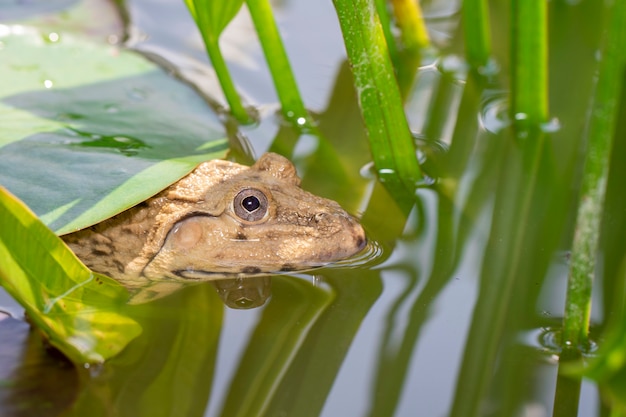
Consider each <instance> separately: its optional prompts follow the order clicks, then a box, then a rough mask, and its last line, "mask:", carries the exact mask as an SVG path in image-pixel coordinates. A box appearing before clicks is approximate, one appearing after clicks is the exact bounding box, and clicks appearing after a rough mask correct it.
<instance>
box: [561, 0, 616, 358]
mask: <svg viewBox="0 0 626 417" xmlns="http://www.w3.org/2000/svg"><path fill="white" fill-rule="evenodd" d="M611 16H612V17H611V22H610V26H609V28H608V30H607V33H606V34H605V35H606V41H605V46H604V51H603V55H602V56H603V59H602V61H601V62H600V69H599V77H598V81H597V84H596V86H595V94H594V99H593V103H592V105H591V108H592V110H591V112H590V115H591V117H590V119H589V123H588V125H587V129H586V141H587V147H588V148H587V152H586V160H585V166H584V170H583V179H582V186H581V196H580V203H579V206H578V214H577V218H576V231H575V234H574V242H573V244H572V260H571V264H570V271H569V280H568V288H567V299H566V304H565V316H564V319H563V343H564V344H565V346H566V347H568V346H569V347H571V348H574V349H578V348H584V347H586V346H587V344H588V330H589V317H590V312H591V287H592V284H593V279H594V274H595V267H596V255H597V253H598V240H599V234H600V222H601V219H602V212H603V208H604V197H605V192H606V182H607V177H608V171H609V160H610V154H611V139H612V138H613V137H614V134H615V125H616V114H617V104H618V103H619V99H620V92H621V91H622V82H623V75H624V63H625V62H626V59H625V58H626V56H625V54H624V49H623V48H624V43H625V42H626V27H624V25H623V22H624V20H625V19H626V3H624V2H616V3H615V4H614V6H613V9H612V13H611Z"/></svg>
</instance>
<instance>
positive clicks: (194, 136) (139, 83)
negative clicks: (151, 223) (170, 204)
mask: <svg viewBox="0 0 626 417" xmlns="http://www.w3.org/2000/svg"><path fill="white" fill-rule="evenodd" d="M0 40H1V42H2V44H3V48H2V49H1V50H0V125H1V126H2V131H1V132H0V184H1V185H2V186H4V187H6V188H8V189H9V190H10V191H11V192H12V193H14V194H15V195H16V196H18V197H19V198H20V199H21V200H22V201H24V202H25V203H26V204H27V205H28V206H29V207H30V208H31V209H32V210H33V211H34V212H35V213H36V214H37V215H39V216H40V217H42V219H43V220H44V221H45V223H46V224H47V225H48V226H49V227H51V228H52V229H53V230H55V231H56V232H57V233H58V234H64V233H69V232H72V231H74V230H78V229H82V228H84V227H87V226H89V225H91V224H94V223H97V222H99V221H101V220H104V219H106V218H108V217H111V216H113V215H115V214H117V213H119V212H121V211H123V210H125V209H127V208H129V207H132V206H134V205H136V204H137V203H139V202H141V201H143V200H145V199H146V198H148V197H150V196H152V195H154V194H156V193H157V192H159V191H161V190H162V189H164V188H165V187H167V186H168V185H169V184H171V183H173V182H175V181H176V180H178V179H179V178H181V177H182V176H184V175H186V174H187V173H188V172H190V171H191V170H192V169H193V168H194V167H195V166H196V165H197V164H198V163H200V162H201V161H204V160H208V159H214V158H219V157H223V156H224V155H225V153H226V150H227V141H226V139H225V136H226V134H225V133H224V131H223V127H222V125H221V123H220V122H219V120H218V118H217V116H216V115H215V114H214V113H213V112H212V111H211V109H210V108H209V107H208V106H207V104H206V103H205V101H204V100H203V99H202V98H201V97H200V96H199V95H198V94H197V93H196V92H195V91H194V90H193V89H192V88H190V87H188V86H187V85H185V84H183V83H181V82H179V81H177V80H175V79H173V78H172V77H171V76H169V75H168V74H167V73H166V72H165V71H163V70H162V69H161V68H159V67H158V66H156V65H155V64H153V63H152V62H150V61H148V60H147V59H145V58H144V57H142V56H141V55H139V54H137V53H134V52H131V51H128V50H124V49H120V48H119V47H116V46H111V45H99V44H93V43H90V42H86V41H83V40H79V39H76V38H73V37H72V36H71V35H68V34H60V37H59V39H58V40H56V41H54V42H52V41H50V39H49V38H48V37H47V36H42V35H41V34H39V33H37V32H36V31H34V30H29V29H28V28H25V27H23V26H15V27H11V26H0Z"/></svg>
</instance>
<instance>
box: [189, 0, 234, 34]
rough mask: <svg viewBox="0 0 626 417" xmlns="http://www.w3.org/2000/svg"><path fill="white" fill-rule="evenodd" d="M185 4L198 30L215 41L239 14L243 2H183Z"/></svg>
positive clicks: (195, 0)
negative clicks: (204, 32)
mask: <svg viewBox="0 0 626 417" xmlns="http://www.w3.org/2000/svg"><path fill="white" fill-rule="evenodd" d="M185 3H186V4H187V7H188V8H189V11H190V12H191V15H192V16H193V18H194V20H195V21H196V23H197V24H198V26H199V27H200V30H201V31H206V32H207V34H209V36H210V37H212V38H213V39H215V40H217V38H219V36H220V34H221V33H222V31H223V30H224V28H226V26H227V25H228V23H230V21H231V20H233V18H234V17H235V15H236V14H237V12H239V9H240V8H241V5H242V4H243V0H185Z"/></svg>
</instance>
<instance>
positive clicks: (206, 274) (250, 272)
mask: <svg viewBox="0 0 626 417" xmlns="http://www.w3.org/2000/svg"><path fill="white" fill-rule="evenodd" d="M247 268H248V269H247V270H246V268H244V269H243V270H241V271H236V272H214V271H203V270H199V269H181V270H177V271H172V272H173V273H174V275H176V276H177V277H180V278H183V279H187V280H195V281H207V280H212V279H219V278H224V279H227V278H238V277H258V276H262V275H272V274H274V273H273V272H262V271H261V270H260V269H259V268H256V267H253V268H250V267H247Z"/></svg>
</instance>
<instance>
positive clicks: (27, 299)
mask: <svg viewBox="0 0 626 417" xmlns="http://www.w3.org/2000/svg"><path fill="white" fill-rule="evenodd" d="M0 230H1V231H2V232H1V233H0V259H2V262H0V283H1V284H2V286H3V287H4V288H5V289H6V291H7V292H8V293H9V294H11V295H12V296H13V297H14V298H15V299H16V300H17V301H18V302H19V303H20V304H21V305H22V307H24V309H25V310H26V312H27V314H28V317H29V319H30V320H31V321H32V322H33V323H34V324H36V325H37V328H39V329H40V330H41V331H42V332H43V333H44V334H45V335H46V337H47V338H48V340H49V341H50V343H51V344H52V345H53V346H55V347H57V348H58V349H59V350H61V351H62V352H63V353H64V354H65V355H66V356H68V357H69V358H70V359H72V360H73V361H74V362H75V363H85V362H88V363H100V362H103V361H104V360H106V359H108V358H110V357H112V356H115V355H116V354H118V353H119V352H120V351H121V350H122V349H124V348H125V347H126V345H127V344H128V343H129V342H130V341H131V340H133V339H134V338H135V337H137V336H138V335H139V334H140V333H141V327H140V326H139V324H138V323H137V322H135V321H134V320H133V319H131V318H129V317H127V316H126V315H124V314H122V313H121V312H120V310H121V308H123V306H124V305H125V303H126V300H127V299H128V292H127V290H126V289H125V288H124V287H122V286H121V285H120V284H119V283H117V282H115V281H113V280H112V279H110V278H108V277H105V276H102V275H99V274H96V273H93V272H91V271H90V270H89V269H88V268H87V267H85V266H84V265H83V264H82V263H81V262H80V261H79V260H78V258H77V257H76V256H75V255H74V254H73V253H72V252H71V251H70V250H69V249H68V248H67V246H65V245H64V244H63V242H62V241H61V239H59V238H58V237H57V236H55V235H54V233H53V232H52V231H50V230H49V229H48V228H47V227H46V226H45V225H44V224H43V223H42V222H41V221H40V220H39V219H37V217H36V216H35V215H34V214H33V213H32V212H31V211H30V210H28V208H27V207H26V206H24V205H23V204H21V203H20V202H19V201H18V200H17V199H15V198H14V196H12V195H11V194H10V193H8V192H7V191H6V190H5V189H3V188H2V187H0Z"/></svg>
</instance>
